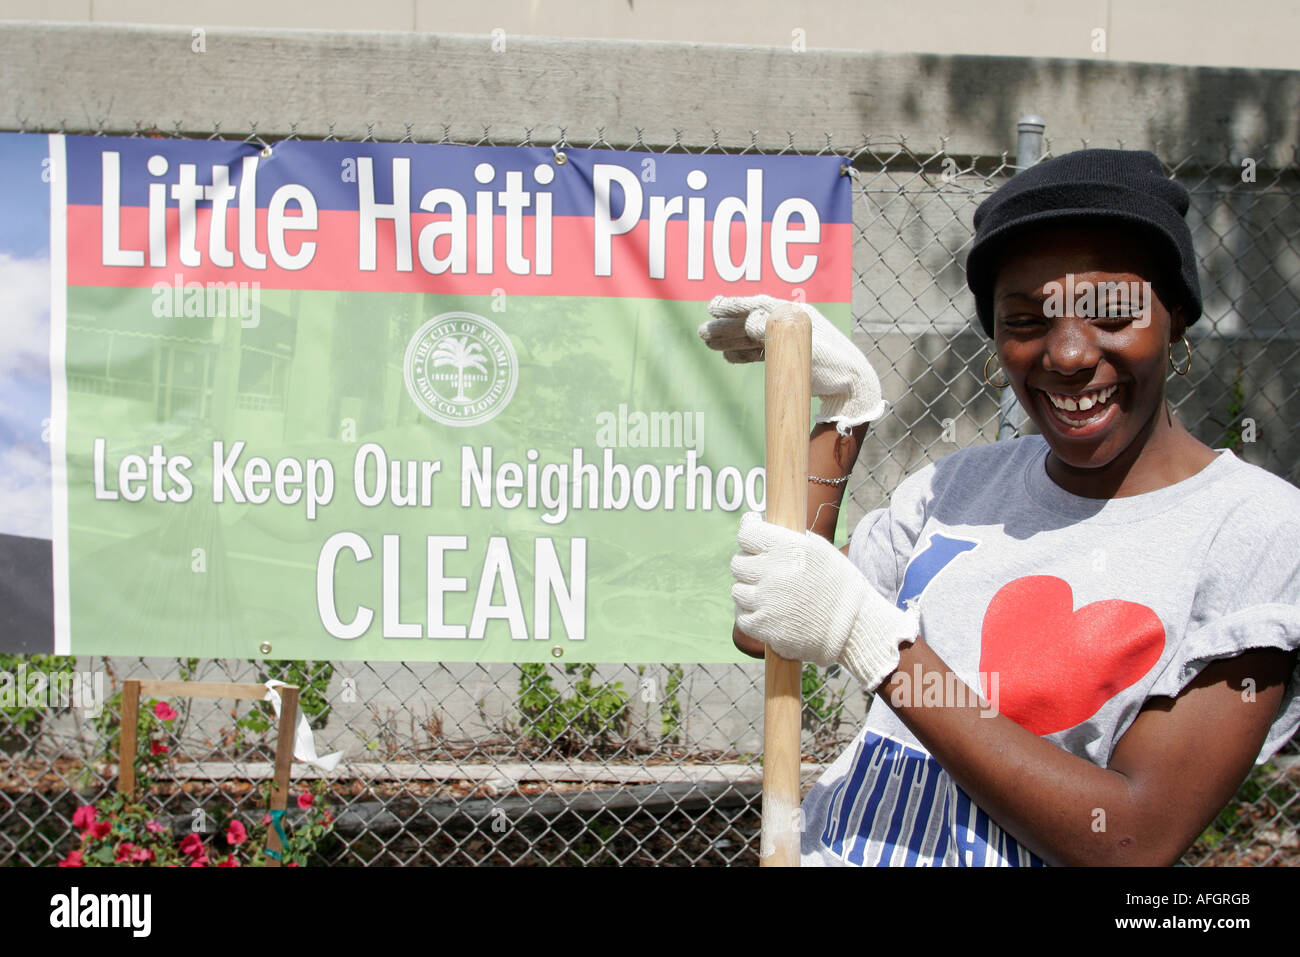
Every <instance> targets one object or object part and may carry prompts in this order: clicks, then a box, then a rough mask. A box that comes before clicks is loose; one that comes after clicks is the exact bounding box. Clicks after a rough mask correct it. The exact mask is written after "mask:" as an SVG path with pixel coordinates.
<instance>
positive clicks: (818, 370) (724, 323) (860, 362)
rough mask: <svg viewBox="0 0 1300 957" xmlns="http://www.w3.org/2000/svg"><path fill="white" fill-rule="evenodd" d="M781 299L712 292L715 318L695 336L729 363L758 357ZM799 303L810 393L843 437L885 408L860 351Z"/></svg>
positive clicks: (876, 378)
mask: <svg viewBox="0 0 1300 957" xmlns="http://www.w3.org/2000/svg"><path fill="white" fill-rule="evenodd" d="M783 304H784V301H783V300H781V299H774V298H772V297H771V296H733V297H730V298H728V297H724V296H717V297H715V298H714V300H713V301H712V302H710V303H709V315H711V316H714V317H715V318H714V319H713V320H712V321H711V322H706V323H705V324H704V325H702V326H700V338H701V339H703V340H704V342H705V343H706V344H707V345H708V347H709V348H710V349H717V350H718V351H720V352H721V353H722V354H723V356H724V357H725V358H726V359H727V361H728V362H756V361H759V360H761V359H762V358H763V342H764V337H765V334H766V331H767V317H768V316H769V315H771V313H772V311H773V310H775V309H776V307H777V306H780V305H783ZM797 305H798V307H799V308H800V309H801V310H803V311H804V312H805V313H807V314H808V318H809V319H810V320H812V394H813V395H815V396H817V397H818V398H820V399H821V400H822V407H821V412H820V413H819V414H818V416H817V421H818V422H834V423H835V428H836V430H837V431H838V432H840V433H841V434H842V435H847V434H848V433H849V431H850V430H851V429H852V428H853V426H855V425H861V424H862V423H864V422H872V421H874V420H876V419H878V418H880V417H881V416H882V415H884V414H885V412H886V410H887V409H888V408H889V403H888V402H886V401H885V400H884V399H883V398H882V397H881V393H880V377H879V376H877V375H876V370H875V369H873V368H871V364H870V363H869V362H867V357H866V356H864V355H863V354H862V352H861V350H860V349H858V347H857V346H855V345H854V344H853V343H852V342H851V341H850V340H849V338H848V337H847V336H845V335H844V334H843V333H842V332H840V331H839V330H838V329H836V328H835V327H834V326H833V325H831V322H830V320H829V319H827V318H826V317H825V316H823V315H822V314H821V313H820V312H818V311H817V310H816V309H814V308H813V307H812V306H809V305H807V304H806V303H798V304H797Z"/></svg>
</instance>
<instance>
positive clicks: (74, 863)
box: [59, 851, 86, 867]
mask: <svg viewBox="0 0 1300 957" xmlns="http://www.w3.org/2000/svg"><path fill="white" fill-rule="evenodd" d="M85 866H86V865H85V863H84V862H83V861H82V860H81V851H73V852H72V853H71V854H69V855H68V856H67V857H65V858H64V859H63V860H61V861H59V867H85Z"/></svg>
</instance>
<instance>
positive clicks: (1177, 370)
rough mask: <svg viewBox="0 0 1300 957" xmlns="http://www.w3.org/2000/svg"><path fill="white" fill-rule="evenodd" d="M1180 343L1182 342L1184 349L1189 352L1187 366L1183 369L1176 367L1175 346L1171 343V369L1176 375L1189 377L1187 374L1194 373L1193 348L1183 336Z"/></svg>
mask: <svg viewBox="0 0 1300 957" xmlns="http://www.w3.org/2000/svg"><path fill="white" fill-rule="evenodd" d="M1179 341H1180V342H1182V344H1183V348H1184V349H1186V350H1187V365H1186V366H1184V367H1183V368H1182V369H1180V368H1178V366H1176V365H1174V346H1173V343H1170V344H1169V368H1171V369H1173V370H1174V374H1175V375H1187V373H1189V372H1191V371H1192V347H1191V346H1190V345H1188V343H1187V337H1186V336H1183V337H1182V338H1181V339H1180V340H1179Z"/></svg>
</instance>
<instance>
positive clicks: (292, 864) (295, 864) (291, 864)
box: [284, 861, 298, 867]
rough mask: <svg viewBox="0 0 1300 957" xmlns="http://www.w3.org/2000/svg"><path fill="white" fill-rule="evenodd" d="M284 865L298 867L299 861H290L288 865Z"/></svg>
mask: <svg viewBox="0 0 1300 957" xmlns="http://www.w3.org/2000/svg"><path fill="white" fill-rule="evenodd" d="M284 866H285V867H297V866H298V862H297V861H290V862H289V863H288V864H286V865H284Z"/></svg>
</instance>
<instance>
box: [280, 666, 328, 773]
mask: <svg viewBox="0 0 1300 957" xmlns="http://www.w3.org/2000/svg"><path fill="white" fill-rule="evenodd" d="M265 684H266V697H265V698H263V699H262V700H263V701H269V702H271V710H273V711H274V712H275V717H276V720H277V721H278V720H279V718H280V694H279V692H278V691H276V690H275V689H276V688H277V687H288V682H284V681H277V680H276V679H274V678H270V679H268V680H267V681H266V682H265ZM293 756H294V757H295V758H297V759H298V760H299V761H302V762H303V763H305V764H314V765H316V767H318V768H320V769H321V770H322V771H333V770H334V769H335V768H336V767H338V763H339V761H341V760H342V759H343V752H342V751H335V752H334V753H333V754H325V755H321V756H320V757H317V756H316V739H315V737H313V736H312V733H311V725H310V724H309V723H308V721H307V715H305V714H304V713H303V711H302V709H301V708H299V709H298V727H297V728H295V729H294V732H293Z"/></svg>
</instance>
